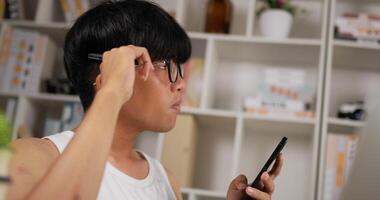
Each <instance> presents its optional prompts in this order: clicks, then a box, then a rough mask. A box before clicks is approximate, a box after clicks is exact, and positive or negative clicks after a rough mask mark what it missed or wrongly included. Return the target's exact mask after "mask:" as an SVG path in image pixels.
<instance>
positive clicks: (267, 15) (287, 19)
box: [260, 9, 293, 39]
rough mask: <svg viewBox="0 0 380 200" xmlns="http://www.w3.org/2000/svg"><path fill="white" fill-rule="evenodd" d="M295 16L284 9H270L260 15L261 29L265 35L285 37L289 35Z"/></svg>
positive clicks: (278, 37)
mask: <svg viewBox="0 0 380 200" xmlns="http://www.w3.org/2000/svg"><path fill="white" fill-rule="evenodd" d="M292 23H293V16H292V15H291V14H290V13H289V12H287V11H284V10H280V9H269V10H266V11H264V12H263V13H262V15H261V16H260V29H261V34H262V35H263V36H264V37H268V38H273V39H284V38H287V37H288V36H289V33H290V29H291V27H292Z"/></svg>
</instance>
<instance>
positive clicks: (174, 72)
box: [168, 62, 178, 83]
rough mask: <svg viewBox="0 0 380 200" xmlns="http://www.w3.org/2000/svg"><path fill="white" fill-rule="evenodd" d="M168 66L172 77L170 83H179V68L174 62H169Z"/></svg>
mask: <svg viewBox="0 0 380 200" xmlns="http://www.w3.org/2000/svg"><path fill="white" fill-rule="evenodd" d="M168 66H169V72H170V73H169V75H170V81H171V82H172V83H174V82H176V81H177V77H178V68H177V66H176V65H175V63H174V62H169V63H168Z"/></svg>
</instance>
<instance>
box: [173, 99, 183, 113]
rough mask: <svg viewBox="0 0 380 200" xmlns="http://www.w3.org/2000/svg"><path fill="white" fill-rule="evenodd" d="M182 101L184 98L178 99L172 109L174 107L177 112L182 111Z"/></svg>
mask: <svg viewBox="0 0 380 200" xmlns="http://www.w3.org/2000/svg"><path fill="white" fill-rule="evenodd" d="M181 103H182V100H178V101H176V102H175V103H174V104H173V105H172V106H171V109H173V110H174V111H176V112H180V111H181Z"/></svg>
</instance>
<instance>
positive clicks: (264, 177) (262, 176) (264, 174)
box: [261, 172, 269, 180]
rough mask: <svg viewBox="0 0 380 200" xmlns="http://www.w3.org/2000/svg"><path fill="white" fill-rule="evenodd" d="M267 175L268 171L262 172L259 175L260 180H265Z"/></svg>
mask: <svg viewBox="0 0 380 200" xmlns="http://www.w3.org/2000/svg"><path fill="white" fill-rule="evenodd" d="M268 177H269V175H268V173H267V172H264V173H263V174H262V175H261V180H267V179H268Z"/></svg>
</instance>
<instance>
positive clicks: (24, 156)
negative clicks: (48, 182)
mask: <svg viewBox="0 0 380 200" xmlns="http://www.w3.org/2000/svg"><path fill="white" fill-rule="evenodd" d="M11 149H12V157H11V160H10V163H9V174H10V176H11V179H12V184H11V187H10V188H9V192H8V195H9V198H10V199H21V197H23V196H25V195H26V194H27V193H28V192H29V191H30V190H31V188H32V186H33V185H34V184H36V183H37V182H38V181H39V180H40V179H41V178H42V177H43V176H44V175H45V174H46V172H47V171H48V169H49V167H50V166H51V164H52V163H53V162H54V161H55V160H56V159H57V158H58V157H59V152H58V150H57V149H56V147H55V145H54V144H53V143H52V142H50V141H49V140H45V139H38V138H27V139H18V140H15V141H13V142H12V143H11Z"/></svg>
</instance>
